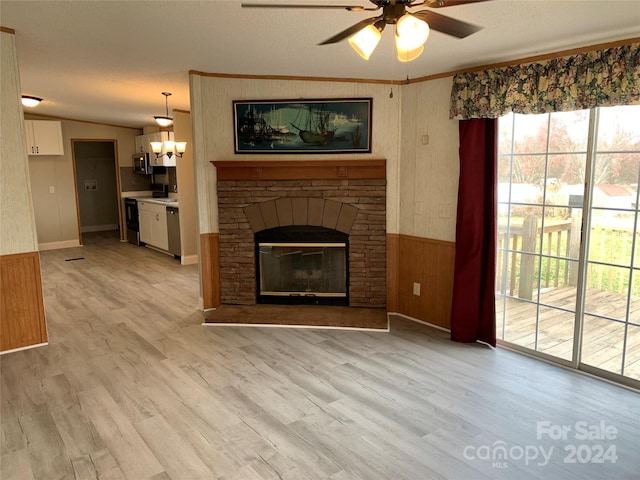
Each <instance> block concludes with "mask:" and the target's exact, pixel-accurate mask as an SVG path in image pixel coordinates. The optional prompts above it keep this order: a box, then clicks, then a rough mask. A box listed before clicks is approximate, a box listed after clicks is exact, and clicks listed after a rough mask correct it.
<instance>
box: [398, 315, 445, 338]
mask: <svg viewBox="0 0 640 480" xmlns="http://www.w3.org/2000/svg"><path fill="white" fill-rule="evenodd" d="M387 315H397V316H398V317H402V318H404V319H405V320H410V321H412V322H416V323H421V324H422V325H426V326H428V327H433V328H435V329H438V330H442V331H443V332H449V333H451V330H450V329H448V328H445V327H441V326H440V325H436V324H435V323H429V322H425V321H424V320H418V319H417V318H413V317H410V316H409V315H405V314H404V313H398V312H387Z"/></svg>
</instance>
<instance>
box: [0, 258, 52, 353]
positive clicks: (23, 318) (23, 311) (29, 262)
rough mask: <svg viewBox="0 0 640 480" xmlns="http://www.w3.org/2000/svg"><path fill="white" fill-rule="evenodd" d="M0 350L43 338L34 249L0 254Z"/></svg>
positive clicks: (21, 345) (35, 342) (37, 269)
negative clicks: (0, 314) (25, 251)
mask: <svg viewBox="0 0 640 480" xmlns="http://www.w3.org/2000/svg"><path fill="white" fill-rule="evenodd" d="M0 285H1V292H2V293H1V294H0V303H1V305H2V307H1V312H2V319H1V321H0V351H3V352H4V351H7V350H13V349H16V348H23V347H28V346H30V345H37V344H39V343H44V342H46V341H47V327H46V322H45V316H44V302H43V296H42V278H41V275H40V256H39V254H38V252H28V253H18V254H14V255H3V256H2V257H0Z"/></svg>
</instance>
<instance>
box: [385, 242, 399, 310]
mask: <svg viewBox="0 0 640 480" xmlns="http://www.w3.org/2000/svg"><path fill="white" fill-rule="evenodd" d="M399 257H400V235H398V234H397V233H387V311H388V312H396V313H399V310H398V307H399V305H398V268H399V261H400V258H399Z"/></svg>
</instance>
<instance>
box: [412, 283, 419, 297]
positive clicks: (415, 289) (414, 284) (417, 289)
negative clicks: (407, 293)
mask: <svg viewBox="0 0 640 480" xmlns="http://www.w3.org/2000/svg"><path fill="white" fill-rule="evenodd" d="M413 294H414V295H416V296H418V297H419V296H420V284H419V283H418V282H413Z"/></svg>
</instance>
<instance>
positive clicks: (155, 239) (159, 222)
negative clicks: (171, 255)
mask: <svg viewBox="0 0 640 480" xmlns="http://www.w3.org/2000/svg"><path fill="white" fill-rule="evenodd" d="M138 219H139V223H140V241H141V242H143V243H146V244H147V245H151V246H153V247H156V248H160V249H162V250H168V249H169V236H168V234H167V207H166V206H165V205H159V204H156V203H150V202H145V201H140V200H138Z"/></svg>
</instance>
